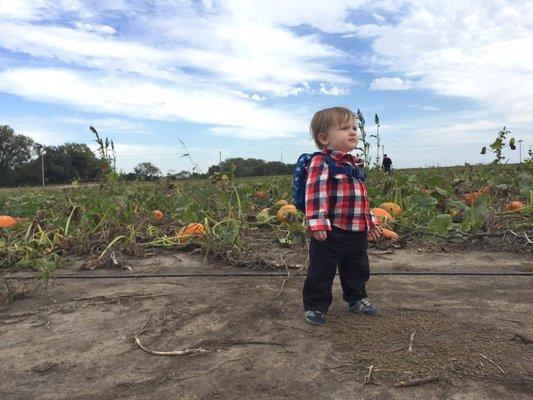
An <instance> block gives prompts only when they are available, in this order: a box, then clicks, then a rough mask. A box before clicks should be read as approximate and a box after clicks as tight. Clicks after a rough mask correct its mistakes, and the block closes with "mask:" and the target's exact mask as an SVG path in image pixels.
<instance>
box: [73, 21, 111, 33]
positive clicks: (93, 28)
mask: <svg viewBox="0 0 533 400" xmlns="http://www.w3.org/2000/svg"><path fill="white" fill-rule="evenodd" d="M74 25H75V26H76V27H77V28H78V29H80V30H82V31H87V32H96V33H102V34H104V35H113V34H115V33H117V30H116V29H115V28H113V27H112V26H109V25H101V24H91V23H88V22H75V23H74Z"/></svg>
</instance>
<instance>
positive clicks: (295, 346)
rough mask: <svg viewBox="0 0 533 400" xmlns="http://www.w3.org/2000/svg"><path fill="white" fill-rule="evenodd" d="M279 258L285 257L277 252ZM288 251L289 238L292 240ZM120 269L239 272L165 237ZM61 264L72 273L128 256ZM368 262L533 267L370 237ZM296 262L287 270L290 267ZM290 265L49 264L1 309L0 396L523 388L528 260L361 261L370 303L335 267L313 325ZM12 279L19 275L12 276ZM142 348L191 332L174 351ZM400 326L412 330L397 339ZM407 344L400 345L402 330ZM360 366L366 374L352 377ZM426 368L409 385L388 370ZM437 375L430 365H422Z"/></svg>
mask: <svg viewBox="0 0 533 400" xmlns="http://www.w3.org/2000/svg"><path fill="white" fill-rule="evenodd" d="M285 256H286V258H285V260H287V259H289V258H290V257H291V254H290V251H288V252H286V253H285ZM299 256H300V258H301V254H299ZM129 265H130V266H131V268H132V269H133V273H136V274H143V273H153V274H164V273H228V272H234V271H237V272H246V270H243V269H236V268H234V267H228V266H224V265H222V264H212V263H209V262H208V263H204V260H203V258H202V257H201V256H199V255H193V254H186V253H175V254H174V253H164V254H162V255H158V256H156V257H152V258H148V259H143V260H130V261H129ZM79 266H80V263H79V261H74V262H73V263H72V265H71V266H70V267H69V268H68V269H67V270H64V271H62V273H67V274H68V273H76V274H83V275H87V276H99V275H103V274H105V275H109V274H113V275H116V276H121V275H124V274H126V273H132V272H129V271H124V270H119V269H103V270H95V271H78V268H79ZM371 266H372V269H373V271H374V272H383V271H477V272H509V271H517V272H524V271H528V272H531V271H533V259H532V257H531V254H522V255H515V254H510V253H488V252H479V251H477V252H472V251H470V252H463V253H457V254H449V253H426V252H424V251H416V250H397V251H395V252H393V253H389V252H380V251H371ZM294 271H295V270H292V272H294ZM303 280H304V277H303V276H290V277H289V278H288V279H287V278H286V277H265V276H263V277H188V278H162V277H159V278H145V279H97V280H81V279H76V280H56V281H55V282H53V283H50V285H49V287H48V290H47V292H42V291H41V292H38V293H36V294H34V295H33V296H31V297H29V298H23V299H17V300H13V301H11V302H9V303H8V304H6V305H4V306H2V308H1V309H0V376H1V379H0V398H2V399H91V400H93V399H152V398H154V399H155V398H157V399H252V398H253V399H281V398H290V399H507V398H512V399H530V398H531V396H532V395H533V376H532V374H533V362H532V360H533V357H532V355H533V351H532V344H531V343H532V339H533V312H532V311H533V301H532V300H533V292H532V289H531V287H532V286H531V285H532V283H533V282H532V277H531V276H518V277H517V276H514V277H511V276H500V277H495V276H487V277H475V278H473V277H461V276H382V275H376V276H373V277H372V278H371V279H370V281H369V285H368V291H369V294H370V296H371V299H372V300H373V301H374V302H375V303H376V304H377V305H379V307H380V309H381V315H380V316H378V317H375V318H369V317H364V316H361V315H354V314H350V313H349V312H348V311H347V307H346V304H345V303H343V302H342V299H341V291H340V284H339V281H338V278H337V279H336V281H335V284H334V296H335V299H334V303H333V306H332V308H331V310H330V312H329V314H328V315H327V323H326V324H325V325H324V326H320V327H313V326H309V325H307V324H305V322H304V320H303V315H302V306H301V289H302V285H303ZM16 285H18V286H19V287H20V286H21V285H22V283H21V282H20V281H19V282H17V283H16ZM134 335H137V337H138V339H139V341H140V342H141V344H142V345H143V346H145V347H146V348H147V349H151V350H158V351H174V350H181V349H186V348H189V349H193V348H203V349H205V350H206V351H205V352H202V353H199V354H192V355H186V356H183V355H182V356H180V355H177V356H159V355H153V354H150V353H148V352H146V351H143V350H142V349H141V348H140V347H139V345H138V344H137V343H136V342H135V340H134ZM411 338H412V340H411ZM410 344H411V345H412V349H411V351H410V350H409V345H410ZM370 366H373V374H372V377H371V379H370V383H367V384H363V382H364V381H365V376H367V375H368V372H369V367H370ZM431 376H435V377H438V380H436V381H434V382H430V383H426V384H423V385H418V386H414V387H396V386H395V384H397V383H398V382H400V381H409V380H412V379H416V378H425V377H431ZM435 379H437V378H435Z"/></svg>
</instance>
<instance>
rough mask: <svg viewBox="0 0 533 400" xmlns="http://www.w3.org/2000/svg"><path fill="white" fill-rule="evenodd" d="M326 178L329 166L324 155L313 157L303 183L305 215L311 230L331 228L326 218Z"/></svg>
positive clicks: (327, 205) (327, 198)
mask: <svg viewBox="0 0 533 400" xmlns="http://www.w3.org/2000/svg"><path fill="white" fill-rule="evenodd" d="M328 178H329V168H328V165H327V163H326V161H325V159H324V156H322V155H317V156H315V157H313V158H312V159H311V162H310V163H309V167H308V168H307V181H306V183H305V217H306V219H307V224H308V227H309V230H311V231H330V230H331V222H330V220H329V218H328V208H329V197H328V188H327V185H328Z"/></svg>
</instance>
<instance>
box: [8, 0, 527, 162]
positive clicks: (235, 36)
mask: <svg viewBox="0 0 533 400" xmlns="http://www.w3.org/2000/svg"><path fill="white" fill-rule="evenodd" d="M0 32H1V33H0V124H2V125H3V124H7V125H10V126H11V127H13V128H14V129H15V131H16V132H17V133H20V134H24V135H27V136H30V137H32V138H33V139H35V140H36V141H38V142H40V143H42V144H45V145H58V144H62V143H65V142H78V143H87V144H90V145H93V144H94V143H93V142H92V140H93V139H94V138H93V136H92V134H91V132H90V131H89V129H88V127H89V125H93V126H95V127H96V128H97V129H98V130H99V131H100V133H101V134H102V136H104V137H109V138H110V139H113V141H114V142H115V145H116V150H117V164H118V167H119V168H120V169H123V170H124V171H130V170H132V169H133V167H134V166H135V165H137V164H138V163H140V162H143V161H151V162H152V163H154V164H155V165H156V166H158V167H159V168H160V169H161V170H162V171H163V172H167V171H169V170H174V171H181V170H190V169H191V164H190V162H189V161H188V160H187V159H184V158H181V157H180V156H181V155H182V154H183V152H184V150H183V148H182V147H181V145H180V142H179V140H182V141H183V142H184V143H185V144H186V145H187V147H188V149H189V151H190V153H191V155H192V157H193V159H194V160H195V161H196V162H197V163H198V164H199V165H200V167H201V168H202V169H204V170H206V169H207V168H208V166H209V165H211V164H215V163H217V162H218V159H219V155H220V154H221V155H222V158H230V157H245V158H247V157H255V158H262V159H265V160H283V161H284V162H294V161H295V159H296V158H297V156H298V155H299V154H300V153H302V152H311V151H314V145H313V142H312V140H311V139H310V137H309V133H308V126H309V121H310V118H311V117H312V115H313V113H314V112H315V111H316V110H319V109H321V108H325V107H331V106H336V105H342V106H346V107H349V108H352V109H353V110H356V109H358V108H359V109H360V110H361V111H362V112H363V114H364V115H365V117H366V119H367V131H369V132H370V133H374V132H375V129H376V127H375V125H374V115H375V114H376V113H377V114H378V115H379V118H380V120H381V130H380V133H381V136H382V142H383V143H384V145H385V152H386V153H388V154H389V155H390V156H391V158H392V159H393V162H394V164H393V165H394V166H396V167H413V166H428V165H454V164H462V163H464V162H465V161H467V162H471V163H476V162H489V161H491V160H492V158H491V157H490V156H488V155H487V156H482V155H480V154H479V150H480V148H481V147H482V146H483V145H486V144H488V143H490V142H491V141H492V140H493V139H494V138H495V137H496V135H497V133H498V131H499V130H500V129H501V128H502V127H503V126H504V125H505V126H506V127H507V129H509V130H510V131H511V132H512V136H515V137H516V138H517V139H520V138H521V139H523V141H524V142H523V144H522V155H523V156H524V155H525V153H526V152H527V150H528V149H529V148H530V146H531V145H532V144H533V51H532V50H531V49H533V2H531V1H527V0H524V1H520V0H470V1H468V2H465V1H444V2H443V1H437V0H435V1H433V0H425V1H402V0H371V1H364V0H351V1H349V0H346V1H344V0H327V1H326V0H322V1H318V0H305V1H304V0H291V1H287V0H224V1H216V0H203V1H200V0H198V1H193V0H145V1H140V0H128V1H126V0H124V1H122V0H108V1H97V0H94V1H91V0H0ZM508 156H509V157H510V160H511V161H512V162H518V158H519V155H518V151H516V152H513V153H508Z"/></svg>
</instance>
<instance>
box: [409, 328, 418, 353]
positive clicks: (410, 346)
mask: <svg viewBox="0 0 533 400" xmlns="http://www.w3.org/2000/svg"><path fill="white" fill-rule="evenodd" d="M415 333H416V331H414V332H413V333H411V337H410V338H409V353H412V352H413V340H414V338H415Z"/></svg>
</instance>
